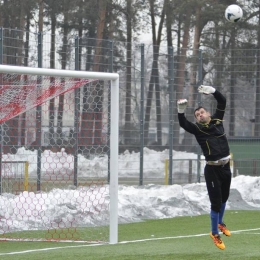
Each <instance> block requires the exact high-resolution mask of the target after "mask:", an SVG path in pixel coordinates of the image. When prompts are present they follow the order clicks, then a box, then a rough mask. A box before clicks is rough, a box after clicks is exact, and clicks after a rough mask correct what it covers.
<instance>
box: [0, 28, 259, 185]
mask: <svg viewBox="0 0 260 260" xmlns="http://www.w3.org/2000/svg"><path fill="white" fill-rule="evenodd" d="M51 36H52V35H50V34H48V33H42V32H37V33H32V32H26V31H19V30H15V29H4V28H1V29H0V63H2V64H8V65H17V66H30V67H44V68H57V69H72V70H74V69H76V70H88V71H89V70H93V71H103V72H117V73H119V74H120V119H119V120H120V122H119V124H120V129H119V135H120V147H119V150H120V154H123V153H124V152H125V151H129V152H130V153H134V154H136V155H137V156H135V157H134V158H135V159H132V158H133V157H130V158H129V160H135V161H133V164H134V165H135V167H136V169H131V170H135V171H137V172H138V176H136V177H135V178H134V180H133V181H131V184H140V185H142V184H144V183H147V180H150V179H149V178H150V177H149V171H150V172H152V171H153V166H152V163H151V166H150V167H151V168H149V164H148V165H146V168H145V169H144V162H145V160H149V156H151V154H153V153H154V154H158V152H162V151H164V154H165V156H166V157H167V158H168V159H169V158H173V159H182V158H183V153H186V154H187V156H186V157H187V162H188V161H189V158H190V156H195V158H196V160H197V163H198V164H199V161H200V160H201V159H203V158H202V154H201V151H200V149H199V147H198V146H197V143H196V141H195V139H194V137H193V136H191V135H190V134H188V133H184V131H183V130H182V129H181V128H180V127H179V124H178V120H177V109H176V100H177V99H179V98H182V97H183V98H187V99H188V100H189V106H188V109H187V117H188V119H190V120H191V121H194V117H193V110H194V108H195V107H197V106H199V105H203V106H205V107H207V108H209V110H210V111H211V112H213V111H214V109H215V107H216V103H215V102H214V99H213V98H212V97H205V96H202V95H200V94H198V93H197V91H196V89H197V87H198V86H199V85H201V84H204V85H214V86H215V87H216V88H217V89H219V90H220V91H221V92H222V93H223V94H224V95H225V96H226V97H227V102H228V103H227V110H226V115H225V118H224V119H225V121H224V126H225V129H226V133H227V137H228V139H229V143H230V148H231V152H232V154H233V159H234V162H236V163H235V164H236V165H237V171H238V172H239V174H248V175H259V159H260V130H259V128H260V122H259V118H260V116H259V115H260V103H259V100H260V91H259V88H260V83H259V80H260V79H259V71H258V68H259V65H260V64H257V55H258V51H259V50H257V49H233V50H231V49H227V50H219V49H216V50H208V49H200V50H192V49H181V48H174V47H172V46H165V45H161V46H152V45H145V44H142V43H133V44H131V48H130V49H129V47H127V46H128V45H129V44H128V43H126V42H117V41H112V40H100V39H89V38H79V37H77V36H75V35H70V36H69V38H68V42H67V43H66V44H64V42H63V41H62V38H61V36H60V35H58V34H57V35H55V36H54V38H55V44H54V46H53V45H52V42H51V39H52V37H51ZM129 52H130V53H129ZM129 57H131V58H130V59H129ZM70 95H72V96H71V98H69V99H68V100H69V101H70V102H71V105H70V110H71V111H72V114H73V113H74V112H73V111H74V103H73V102H74V101H73V100H74V97H73V95H74V94H70ZM87 95H89V93H88V94H86V93H85V92H84V90H81V92H80V111H79V112H80V113H82V111H83V110H84V104H85V101H86V96H87ZM88 97H89V96H88ZM69 101H68V102H69ZM55 104H56V105H55ZM55 104H54V106H53V108H51V107H50V104H46V106H45V109H46V112H45V113H44V114H43V115H42V117H41V122H40V124H38V126H37V124H34V125H33V126H30V125H28V124H24V122H25V121H24V120H26V119H25V118H23V116H22V115H21V116H19V117H18V118H14V119H11V120H9V121H7V122H5V123H4V124H2V135H1V140H0V141H1V144H2V152H3V154H8V153H13V154H15V153H16V152H17V149H18V148H19V147H25V148H26V149H34V148H37V149H38V148H39V146H36V144H35V141H36V133H37V132H40V133H41V144H40V147H41V151H43V150H46V149H48V148H50V146H52V149H53V150H55V148H54V147H56V148H57V150H58V149H60V148H62V146H64V147H65V149H67V151H69V149H70V143H69V142H67V140H69V138H70V137H71V136H73V130H74V129H75V122H74V121H73V120H71V115H70V114H68V115H65V116H64V118H63V127H62V128H63V129H62V133H61V134H60V135H54V134H53V135H52V141H51V140H50V135H49V133H50V121H51V120H53V119H54V120H53V121H52V122H54V125H53V128H52V129H54V132H56V129H57V116H58V109H59V108H58V106H57V103H55ZM51 109H52V110H53V111H52V112H53V113H51V115H52V116H53V117H54V118H52V119H51V118H50V114H49V112H50V111H51ZM27 116H28V115H27ZM81 124H83V122H81ZM39 127H40V129H39ZM93 131H94V132H95V131H96V129H94V128H93ZM106 131H108V130H107V129H104V136H106V135H107V132H106ZM61 139H62V140H65V139H66V142H65V141H63V142H60V144H59V142H58V141H59V140H61ZM53 141H54V142H53ZM74 141H75V140H74ZM51 142H53V143H51ZM65 143H66V145H64V144H65ZM83 146H84V147H79V150H78V152H79V153H82V154H83V156H85V157H86V158H93V154H95V152H96V151H97V150H98V151H99V153H98V154H99V155H102V151H103V150H104V147H108V146H109V140H107V139H106V138H104V139H102V143H101V144H100V143H99V144H97V143H96V142H95V139H93V142H92V143H91V144H87V145H83ZM145 149H149V153H145ZM82 151H84V152H82ZM180 153H182V155H181V158H176V157H178V156H179V155H178V154H180ZM108 161H109V159H108ZM172 162H173V161H172V160H169V166H168V167H169V169H168V170H169V172H168V184H172V183H178V182H179V180H178V179H181V177H176V176H175V177H174V165H173V163H172ZM119 170H124V169H119ZM144 170H145V172H146V173H145V174H144ZM161 171H162V172H164V165H163V166H162V168H161ZM182 171H184V170H183V169H182ZM198 171H200V169H198ZM183 174H188V172H183ZM121 177H123V176H121ZM129 178H130V177H129ZM197 180H198V179H197V178H195V179H194V180H192V181H197ZM187 182H188V180H187Z"/></svg>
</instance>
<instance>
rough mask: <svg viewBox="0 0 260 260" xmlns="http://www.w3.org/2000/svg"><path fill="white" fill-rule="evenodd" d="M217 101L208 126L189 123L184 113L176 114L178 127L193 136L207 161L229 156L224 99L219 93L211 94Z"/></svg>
mask: <svg viewBox="0 0 260 260" xmlns="http://www.w3.org/2000/svg"><path fill="white" fill-rule="evenodd" d="M213 96H214V97H215V99H216V100H217V102H218V104H217V109H216V112H215V114H214V115H212V116H211V121H210V122H209V124H200V123H195V124H194V123H191V122H190V121H188V120H187V119H186V117H185V114H184V113H178V119H179V123H180V126H181V127H182V128H183V129H185V130H186V131H187V132H189V133H191V134H193V135H195V137H196V139H197V142H198V143H199V145H200V147H201V149H202V152H203V154H204V156H205V158H206V160H207V161H216V160H219V159H221V158H224V157H226V156H228V155H229V154H230V150H229V145H228V141H227V137H226V134H225V131H224V127H223V117H224V113H225V108H226V98H225V97H224V96H223V95H222V94H221V93H220V92H219V91H217V90H216V91H215V93H214V94H213Z"/></svg>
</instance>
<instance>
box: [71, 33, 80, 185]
mask: <svg viewBox="0 0 260 260" xmlns="http://www.w3.org/2000/svg"><path fill="white" fill-rule="evenodd" d="M75 70H79V37H78V36H76V37H75ZM74 93H75V96H74V131H73V139H74V149H73V151H74V183H73V184H74V186H75V187H77V186H78V152H79V111H80V89H79V88H76V89H75V90H74Z"/></svg>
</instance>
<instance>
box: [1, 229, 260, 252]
mask: <svg viewBox="0 0 260 260" xmlns="http://www.w3.org/2000/svg"><path fill="white" fill-rule="evenodd" d="M257 230H260V228H253V229H243V230H236V231H232V234H236V233H238V234H239V233H242V232H249V231H257ZM256 234H259V233H256ZM208 235H209V234H208V233H207V234H197V235H187V236H175V237H158V238H148V239H140V240H132V241H121V242H119V243H118V244H128V243H139V242H145V241H156V240H166V239H179V238H191V237H202V236H208ZM104 245H108V244H91V245H89V244H88V245H76V246H62V247H49V248H41V249H33V250H25V251H18V252H9V253H0V256H5V255H20V254H27V253H34V252H41V251H51V250H60V249H67V248H82V247H94V246H104Z"/></svg>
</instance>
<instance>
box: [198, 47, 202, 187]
mask: <svg viewBox="0 0 260 260" xmlns="http://www.w3.org/2000/svg"><path fill="white" fill-rule="evenodd" d="M198 58H199V64H198V65H199V66H198V86H199V85H201V84H202V81H203V79H202V66H203V64H202V51H201V50H199V57H198ZM200 105H201V94H199V95H198V106H200ZM197 151H198V156H197V181H198V182H200V170H201V164H200V161H201V148H200V146H199V145H197Z"/></svg>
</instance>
